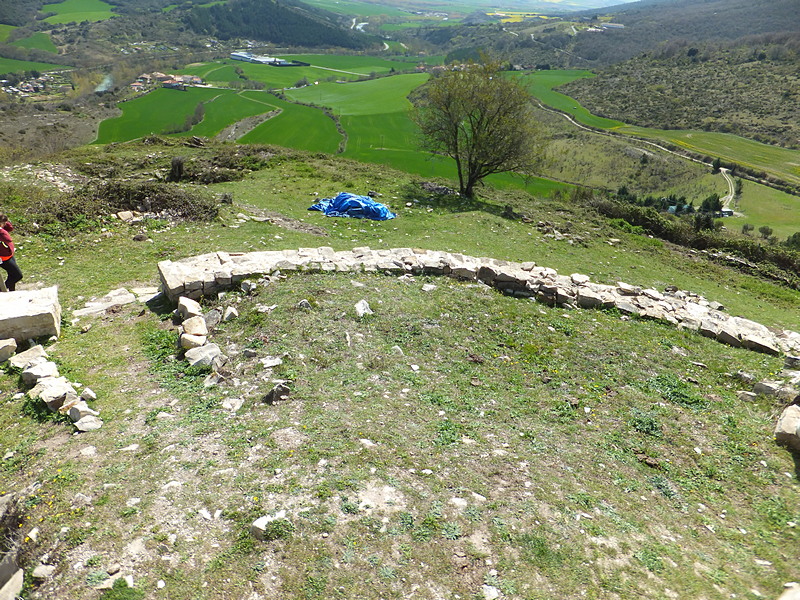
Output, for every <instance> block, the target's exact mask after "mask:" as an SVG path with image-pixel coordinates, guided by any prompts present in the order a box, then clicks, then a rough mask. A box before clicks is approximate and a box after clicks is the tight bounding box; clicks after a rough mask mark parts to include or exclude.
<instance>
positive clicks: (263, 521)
mask: <svg viewBox="0 0 800 600" xmlns="http://www.w3.org/2000/svg"><path fill="white" fill-rule="evenodd" d="M282 520H287V519H286V511H285V510H279V511H278V512H277V513H275V514H274V515H265V516H263V517H259V518H258V519H256V520H255V521H253V523H252V524H251V525H250V534H251V535H252V536H253V537H254V538H256V539H257V540H260V541H264V539H265V537H266V530H267V527H268V526H269V524H270V523H272V522H274V521H282Z"/></svg>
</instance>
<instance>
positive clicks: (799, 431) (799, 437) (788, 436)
mask: <svg viewBox="0 0 800 600" xmlns="http://www.w3.org/2000/svg"><path fill="white" fill-rule="evenodd" d="M775 441H776V442H778V443H779V444H781V445H783V446H787V447H789V448H791V449H792V450H794V451H796V452H800V406H796V405H794V404H792V405H791V406H787V407H786V408H785V409H784V410H783V413H782V414H781V416H780V418H779V419H778V422H777V423H776V424H775Z"/></svg>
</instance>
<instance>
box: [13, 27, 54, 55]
mask: <svg viewBox="0 0 800 600" xmlns="http://www.w3.org/2000/svg"><path fill="white" fill-rule="evenodd" d="M12 45H14V46H19V47H20V48H32V49H38V50H44V51H45V52H52V53H54V54H56V53H58V48H57V47H56V45H55V44H54V43H53V40H51V39H50V36H49V35H48V34H47V33H45V32H43V31H38V32H36V33H34V34H33V35H31V36H29V37H26V38H22V39H21V40H17V41H16V42H12Z"/></svg>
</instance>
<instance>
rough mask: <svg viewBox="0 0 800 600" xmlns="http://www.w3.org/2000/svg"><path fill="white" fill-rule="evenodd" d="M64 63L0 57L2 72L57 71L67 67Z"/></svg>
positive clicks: (0, 70) (0, 71)
mask: <svg viewBox="0 0 800 600" xmlns="http://www.w3.org/2000/svg"><path fill="white" fill-rule="evenodd" d="M65 68H68V67H65V66H64V65H54V64H51V63H40V62H32V61H28V60H14V59H13V58H0V73H21V72H22V71H34V70H35V71H56V70H58V69H65Z"/></svg>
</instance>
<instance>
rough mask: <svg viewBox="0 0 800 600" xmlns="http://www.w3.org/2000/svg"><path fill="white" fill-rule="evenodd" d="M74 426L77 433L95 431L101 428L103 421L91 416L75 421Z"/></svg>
mask: <svg viewBox="0 0 800 600" xmlns="http://www.w3.org/2000/svg"><path fill="white" fill-rule="evenodd" d="M74 425H75V427H76V428H77V429H78V431H96V430H97V429H100V428H101V427H102V426H103V421H102V420H101V419H99V418H97V417H95V416H93V415H87V416H85V417H83V418H82V419H80V420H79V421H75V423H74Z"/></svg>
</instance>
